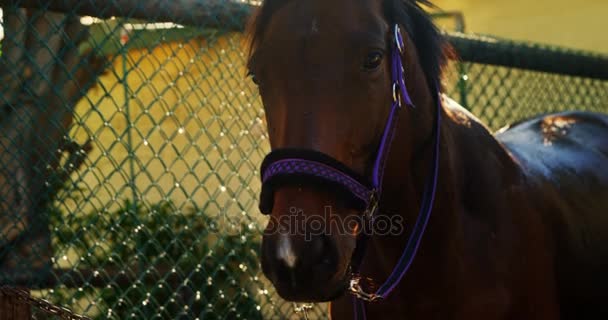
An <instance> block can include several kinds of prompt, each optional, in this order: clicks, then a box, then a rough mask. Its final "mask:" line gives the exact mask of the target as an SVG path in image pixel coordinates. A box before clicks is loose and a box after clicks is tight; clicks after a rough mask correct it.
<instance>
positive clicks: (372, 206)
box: [363, 189, 378, 220]
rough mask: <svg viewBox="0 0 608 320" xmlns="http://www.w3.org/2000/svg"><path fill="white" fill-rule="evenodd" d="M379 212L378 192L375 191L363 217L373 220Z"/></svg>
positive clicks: (371, 194)
mask: <svg viewBox="0 0 608 320" xmlns="http://www.w3.org/2000/svg"><path fill="white" fill-rule="evenodd" d="M377 210H378V190H377V189H373V190H372V192H371V193H370V195H369V204H368V205H367V208H365V212H363V216H364V217H365V218H366V219H368V220H371V219H372V218H373V217H374V215H375V214H376V211H377Z"/></svg>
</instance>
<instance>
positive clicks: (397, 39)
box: [395, 24, 405, 53]
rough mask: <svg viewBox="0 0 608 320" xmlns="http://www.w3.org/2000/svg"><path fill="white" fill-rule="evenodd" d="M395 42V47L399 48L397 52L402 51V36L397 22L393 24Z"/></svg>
mask: <svg viewBox="0 0 608 320" xmlns="http://www.w3.org/2000/svg"><path fill="white" fill-rule="evenodd" d="M395 44H397V49H399V52H401V53H403V50H404V49H405V48H404V47H403V46H404V45H403V36H402V34H401V28H400V27H399V25H398V24H395Z"/></svg>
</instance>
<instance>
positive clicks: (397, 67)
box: [260, 25, 441, 318]
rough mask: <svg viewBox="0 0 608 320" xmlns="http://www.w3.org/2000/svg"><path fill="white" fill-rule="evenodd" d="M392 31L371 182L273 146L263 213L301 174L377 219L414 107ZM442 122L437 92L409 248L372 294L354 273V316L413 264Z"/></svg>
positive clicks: (399, 39)
mask: <svg viewBox="0 0 608 320" xmlns="http://www.w3.org/2000/svg"><path fill="white" fill-rule="evenodd" d="M393 31H394V33H393V39H392V40H393V41H392V50H391V51H392V52H391V71H392V72H391V79H392V89H393V102H392V105H391V109H390V112H389V115H388V119H387V121H386V125H385V127H384V131H383V133H382V137H381V139H380V144H379V146H378V150H377V153H376V158H375V161H374V165H373V169H372V176H371V181H370V180H368V179H366V178H365V177H362V176H361V175H359V174H358V173H356V172H355V171H353V170H352V169H350V168H349V167H348V166H346V165H345V164H343V163H341V162H340V161H338V160H336V159H334V158H332V157H331V156H329V155H326V154H324V153H321V152H318V151H314V150H300V149H278V150H273V151H272V152H271V153H269V154H268V155H267V156H266V158H265V159H264V161H263V163H262V167H261V176H262V192H261V195H260V211H262V213H264V214H269V213H270V212H271V211H272V206H273V203H274V190H275V189H276V188H277V187H279V186H280V185H282V184H285V183H290V182H292V181H293V180H296V179H297V180H298V181H299V182H302V181H309V182H311V183H315V184H318V185H325V186H329V187H331V188H332V189H331V190H332V192H336V193H338V194H340V195H341V196H343V197H344V198H345V199H346V200H347V204H348V205H350V206H351V207H352V208H355V209H357V210H360V211H362V212H363V216H364V218H366V219H373V217H374V215H375V214H376V212H377V211H378V207H379V201H380V197H381V196H382V181H383V177H384V170H385V166H386V162H387V159H388V153H389V151H390V148H391V144H392V141H393V138H394V136H395V131H396V130H395V129H396V127H397V122H398V121H397V119H398V116H399V111H400V110H401V106H402V104H405V105H408V106H410V107H412V108H413V107H414V104H413V103H412V100H411V98H410V95H409V93H408V91H407V88H406V85H405V70H404V68H403V60H402V55H403V54H404V52H405V44H404V41H403V36H402V34H401V29H400V27H399V25H395V26H394V29H393ZM437 90H439V86H437ZM440 122H441V97H440V94H439V93H438V95H437V115H436V120H435V124H434V125H435V130H434V136H435V139H434V140H435V141H434V149H433V163H432V164H431V168H430V171H431V172H430V174H429V179H428V181H427V182H426V186H425V191H424V196H423V199H422V202H421V203H422V205H421V207H420V211H419V214H418V218H417V220H416V224H415V225H414V228H413V230H412V232H411V234H410V236H409V238H408V241H407V245H406V248H405V250H404V251H403V253H402V255H401V257H400V259H399V262H398V263H397V265H396V266H395V268H394V269H393V271H392V273H391V275H390V276H389V277H388V279H387V280H386V281H385V282H384V284H383V285H382V286H381V287H380V288H379V289H378V290H376V291H375V292H373V293H367V292H365V290H364V289H363V287H362V285H361V278H360V277H358V276H354V275H353V277H352V279H351V282H350V287H349V292H350V293H351V294H352V295H353V299H354V307H355V316H356V318H359V317H360V316H361V315H365V305H364V304H363V301H366V302H375V301H379V300H382V299H386V297H388V295H389V294H390V293H391V292H392V291H393V289H394V288H395V287H396V286H397V284H399V282H400V281H401V279H402V278H403V276H404V275H405V273H406V272H407V270H408V269H409V267H410V265H411V263H412V261H413V260H414V257H415V255H416V252H417V251H418V247H419V245H420V242H421V240H422V236H423V234H424V231H425V230H426V225H427V223H428V220H429V217H430V214H431V211H432V208H433V203H434V199H435V191H436V189H437V180H438V168H439V136H440ZM367 237H368V235H367V234H362V235H360V236H359V238H358V239H357V249H356V250H355V253H354V254H353V258H352V259H351V267H352V269H353V270H352V271H353V273H354V274H356V273H358V271H359V270H358V268H359V264H360V262H361V261H360V260H361V259H362V258H363V251H364V250H365V244H366V241H367Z"/></svg>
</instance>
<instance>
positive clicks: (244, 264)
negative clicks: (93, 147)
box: [52, 201, 261, 319]
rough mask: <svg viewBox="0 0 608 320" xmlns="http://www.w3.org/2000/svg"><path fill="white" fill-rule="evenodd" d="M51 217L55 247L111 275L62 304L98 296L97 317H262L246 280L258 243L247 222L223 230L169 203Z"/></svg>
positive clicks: (253, 271)
mask: <svg viewBox="0 0 608 320" xmlns="http://www.w3.org/2000/svg"><path fill="white" fill-rule="evenodd" d="M52 216H53V219H54V221H53V222H52V225H54V226H57V228H56V229H55V242H56V243H55V244H54V246H55V248H59V249H58V250H57V251H58V252H61V251H64V252H66V251H67V252H69V255H70V256H72V255H75V256H78V257H79V263H78V266H77V268H78V269H79V270H83V269H84V270H86V269H91V270H94V271H93V274H94V275H96V276H98V277H106V278H108V279H113V280H114V281H111V283H112V284H111V285H110V286H108V287H106V288H102V289H96V288H94V287H93V286H92V285H91V286H87V287H86V288H83V289H82V290H78V292H76V293H75V292H69V293H68V292H66V294H65V295H64V298H68V297H69V298H71V302H69V301H67V300H64V299H59V300H64V301H57V302H58V303H65V304H67V305H73V304H74V300H78V299H87V296H90V297H95V299H96V300H97V301H96V304H98V305H99V308H100V309H99V316H98V318H99V319H106V318H114V319H174V318H175V316H176V315H179V317H180V318H181V317H183V318H184V319H194V318H196V317H199V318H204V319H236V318H244V319H259V318H261V314H260V311H259V307H258V304H257V301H256V300H254V299H253V297H252V294H250V291H251V288H249V287H248V285H247V284H248V283H251V281H249V279H250V278H252V277H255V275H256V273H257V272H258V262H257V261H258V258H257V257H258V248H259V244H258V242H257V241H256V240H255V239H256V238H255V233H254V232H253V231H249V229H248V228H246V227H245V226H241V228H240V232H239V233H238V234H236V233H235V234H232V235H226V232H222V234H221V235H220V234H218V232H219V231H218V230H219V228H220V227H222V226H221V225H219V224H218V222H217V221H215V219H213V218H211V217H209V216H208V215H206V214H204V213H203V212H202V211H201V210H199V209H197V208H188V209H185V210H180V209H178V208H176V206H174V205H173V204H172V203H170V202H163V203H159V204H154V205H147V204H139V203H138V204H136V203H133V202H130V201H127V202H125V203H124V205H123V206H122V207H121V208H120V209H118V210H116V211H111V212H107V211H95V212H90V213H88V214H85V215H81V216H74V215H62V214H60V213H59V212H58V211H56V212H55V213H54V214H53V215H52ZM233 226H234V225H233ZM125 277H130V278H132V279H135V281H129V282H127V283H125V280H123V279H124V278H125ZM89 281H91V279H89ZM55 296H57V295H55ZM87 313H89V312H87Z"/></svg>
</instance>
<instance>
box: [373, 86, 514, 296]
mask: <svg viewBox="0 0 608 320" xmlns="http://www.w3.org/2000/svg"><path fill="white" fill-rule="evenodd" d="M421 101H425V103H424V104H417V109H419V108H424V109H423V110H433V112H430V113H428V114H427V115H425V116H420V118H419V119H413V120H412V119H410V120H408V119H404V120H403V121H402V122H401V123H400V129H399V130H400V131H399V132H398V134H397V137H396V139H395V142H394V143H393V150H395V151H396V152H392V155H391V156H390V158H389V162H388V164H387V172H386V177H387V180H386V181H385V182H386V183H387V184H386V185H385V189H384V193H383V201H382V208H383V209H381V213H383V214H387V215H399V216H401V217H402V218H403V219H402V222H403V223H404V224H403V226H404V229H403V230H404V232H402V233H401V234H400V235H399V236H377V237H372V238H371V241H370V245H369V249H368V252H367V254H366V257H365V259H364V260H365V261H368V263H367V264H364V267H363V270H362V272H363V273H364V274H365V275H366V276H368V275H369V276H370V277H371V278H372V279H374V280H375V281H378V282H381V281H383V279H386V277H387V276H388V275H389V273H390V272H391V271H392V269H393V267H394V266H395V264H396V262H397V260H398V259H399V257H400V256H401V253H402V251H403V249H404V247H405V244H406V242H407V239H408V237H409V235H410V232H411V230H412V228H413V225H414V223H415V221H416V219H417V217H418V213H419V208H420V205H421V199H422V196H423V192H424V191H423V190H424V188H425V184H426V183H428V181H429V174H430V166H431V163H432V160H433V159H432V156H433V155H432V148H433V143H434V140H433V139H432V138H431V136H432V134H433V132H434V131H433V129H432V128H433V126H432V125H431V124H432V123H433V119H434V117H435V113H436V112H435V111H434V110H436V106H435V102H434V101H435V100H434V99H429V98H428V97H427V99H421ZM402 111H403V112H408V111H410V110H402ZM441 113H442V123H441V135H440V141H441V143H440V162H439V163H440V165H439V177H438V186H437V193H436V197H435V202H434V206H433V211H432V213H431V218H430V221H429V224H428V227H427V230H426V233H425V235H424V237H423V239H422V244H421V247H420V249H419V251H418V254H417V256H416V260H415V262H414V264H413V265H412V268H411V270H410V271H409V272H408V274H407V275H406V276H405V278H404V280H403V281H402V283H401V284H400V285H399V287H398V289H397V292H396V293H395V294H396V295H399V294H400V293H399V292H410V293H415V292H420V291H419V289H420V287H425V288H426V287H428V283H426V282H425V281H440V280H439V278H440V277H441V276H442V275H445V276H447V277H449V275H448V274H447V273H445V272H439V268H445V266H446V263H448V264H449V263H451V262H453V261H457V260H458V259H459V257H455V256H454V255H455V254H457V252H460V251H459V248H458V247H459V246H462V245H464V241H465V240H464V239H463V234H464V230H463V228H464V226H463V224H464V222H463V221H464V220H466V219H467V217H465V216H476V217H478V218H479V217H480V218H481V219H482V220H484V219H485V220H487V221H488V223H490V222H491V220H493V219H494V217H493V216H492V215H494V214H497V213H498V212H499V208H500V206H501V203H502V202H503V201H505V200H506V199H502V198H501V199H498V198H496V197H495V195H501V194H504V189H503V188H508V186H509V185H513V184H514V183H515V180H516V179H517V177H519V176H520V174H519V168H518V167H517V165H516V164H515V162H514V161H513V160H512V158H511V157H510V156H509V154H508V153H507V152H506V151H505V149H504V148H503V146H502V145H501V144H500V143H499V142H498V141H497V140H496V139H495V138H494V137H493V135H492V134H491V133H490V132H489V130H488V129H487V128H486V127H484V126H483V125H482V124H480V123H479V122H478V121H477V120H476V119H474V118H473V117H472V116H471V115H470V114H468V112H466V111H464V109H458V108H453V107H446V106H445V105H444V106H443V107H442V108H441ZM417 121H426V122H427V124H426V125H425V126H424V128H420V129H416V130H418V131H419V134H418V136H417V134H416V133H414V132H412V130H411V129H408V126H409V128H411V127H412V126H415V123H416V122H417ZM408 137H410V138H409V141H408ZM403 140H405V141H407V142H406V143H405V144H403ZM413 140H417V142H415V141H413ZM407 143H410V145H413V146H414V148H410V149H411V150H415V151H414V152H411V153H408V152H406V151H403V150H399V149H405V148H399V146H400V145H407ZM405 164H409V165H405ZM491 190H495V191H496V192H489V191H491ZM480 195H484V196H481V197H480ZM431 270H435V271H431ZM446 281H450V280H446ZM446 285H447V283H446ZM412 287H417V288H412ZM406 288H407V289H406ZM440 288H441V286H437V287H436V289H438V290H441V289H440Z"/></svg>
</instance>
